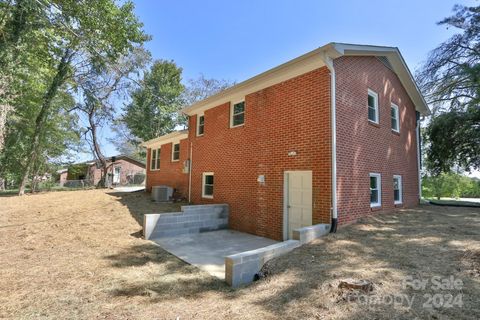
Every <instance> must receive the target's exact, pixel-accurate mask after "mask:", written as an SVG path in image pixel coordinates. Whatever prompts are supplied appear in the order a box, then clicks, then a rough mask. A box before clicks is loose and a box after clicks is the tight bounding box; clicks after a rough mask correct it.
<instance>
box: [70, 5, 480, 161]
mask: <svg viewBox="0 0 480 320" xmlns="http://www.w3.org/2000/svg"><path fill="white" fill-rule="evenodd" d="M134 2H135V4H136V9H135V12H136V14H137V15H138V16H139V18H140V20H141V21H142V22H143V23H144V24H145V31H146V32H147V33H148V34H150V35H152V37H153V39H152V40H151V41H150V42H149V43H147V45H146V47H147V48H148V49H149V50H150V51H151V52H152V55H153V57H154V58H155V59H169V60H174V61H175V62H176V63H177V64H178V65H179V66H180V67H182V68H183V75H184V79H188V78H195V77H197V76H198V75H199V74H200V73H203V74H204V75H205V76H207V77H212V78H223V79H228V80H234V81H237V82H240V81H243V80H245V79H248V78H250V77H252V76H254V75H256V74H258V73H261V72H263V71H266V70H268V69H270V68H272V67H275V66H277V65H279V64H281V63H283V62H286V61H288V60H290V59H293V58H295V57H297V56H299V55H301V54H303V53H306V52H308V51H311V50H313V49H315V48H317V47H320V46H322V45H324V44H326V43H328V42H348V43H357V44H373V45H386V46H396V47H398V48H399V49H400V51H401V52H402V54H403V56H404V58H405V60H406V62H407V64H408V66H409V67H410V69H411V71H412V72H414V71H415V69H416V68H417V67H418V66H420V65H421V63H422V62H423V61H425V59H426V57H427V55H428V52H429V51H431V50H432V49H434V48H435V47H436V46H437V45H439V44H440V43H441V42H443V41H445V40H446V39H447V38H448V37H449V36H451V35H452V34H453V32H455V30H452V29H450V30H447V28H446V27H445V26H438V25H437V24H436V23H437V22H438V21H440V20H442V19H443V18H444V17H446V16H449V15H451V13H452V8H453V6H454V5H455V4H456V3H460V4H465V5H472V4H475V3H478V2H477V1H474V0H470V1H449V0H436V1H435V0H402V1H388V0H383V1H376V0H375V1H371V0H369V1H353V0H351V1H345V0H344V1H323V0H311V1H302V0H242V1H225V0H223V1H221V0H215V1H213V0H212V1H209V0H202V1H193V0H190V1H182V0H175V1H152V0H136V1H134ZM119 107H121V106H119ZM110 135H111V132H110V130H109V129H108V128H107V129H104V130H103V132H102V138H103V142H102V145H103V147H104V150H105V154H106V155H108V156H111V155H114V154H116V153H117V152H116V150H115V148H114V147H113V146H112V145H110V144H109V143H108V142H107V141H106V138H107V137H108V136H110ZM79 158H83V159H88V158H91V155H79Z"/></svg>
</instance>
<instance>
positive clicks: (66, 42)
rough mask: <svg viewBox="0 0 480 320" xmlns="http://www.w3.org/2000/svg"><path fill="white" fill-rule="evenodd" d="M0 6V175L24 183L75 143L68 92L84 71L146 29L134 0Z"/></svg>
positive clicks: (112, 59) (133, 42)
mask: <svg viewBox="0 0 480 320" xmlns="http://www.w3.org/2000/svg"><path fill="white" fill-rule="evenodd" d="M0 9H1V11H0V63H1V65H2V68H0V111H3V110H9V113H8V114H6V115H7V116H6V117H0V121H2V119H4V121H3V122H2V123H0V135H2V133H3V132H5V148H4V149H3V151H2V148H1V145H0V178H3V177H5V178H7V179H8V180H9V181H10V182H14V183H18V182H19V181H20V180H21V181H22V185H23V187H24V186H25V182H26V179H28V178H29V177H31V176H33V175H35V173H36V172H37V171H42V170H46V169H47V168H48V167H49V166H50V163H51V162H52V161H54V162H55V161H59V160H60V159H62V158H64V157H65V156H66V155H68V152H69V151H74V150H75V148H77V146H78V143H79V129H80V128H79V121H78V116H77V115H76V114H75V113H72V112H71V110H72V109H75V108H74V107H75V105H76V101H75V98H78V96H74V95H73V94H72V92H75V89H76V88H77V87H78V86H79V81H80V80H84V79H85V77H86V76H87V74H86V71H88V70H91V69H92V68H97V69H101V68H107V67H108V66H112V65H115V64H116V63H117V62H118V61H119V60H120V59H122V57H124V56H125V55H127V54H128V53H129V52H131V51H133V50H135V48H137V47H139V46H141V45H142V44H143V42H144V41H147V40H148V39H149V36H147V35H146V34H145V33H144V31H143V30H142V23H141V22H140V21H139V20H138V19H137V17H136V16H135V14H134V12H133V9H134V8H133V3H132V2H131V1H115V0H85V1H76V0H40V1H37V0H15V1H14V0H12V1H0ZM5 79H6V80H5ZM2 115H4V114H2ZM3 123H4V124H3ZM1 141H3V139H2V138H0V142H1ZM0 180H1V179H0ZM0 182H1V181H0ZM23 187H22V186H21V188H20V190H21V191H22V188H23ZM20 193H21V192H20Z"/></svg>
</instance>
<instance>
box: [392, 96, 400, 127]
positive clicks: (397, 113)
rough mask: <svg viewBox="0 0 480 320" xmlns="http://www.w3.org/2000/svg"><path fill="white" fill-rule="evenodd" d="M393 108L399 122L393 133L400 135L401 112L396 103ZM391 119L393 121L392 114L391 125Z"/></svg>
mask: <svg viewBox="0 0 480 320" xmlns="http://www.w3.org/2000/svg"><path fill="white" fill-rule="evenodd" d="M391 107H392V108H393V109H395V115H396V120H397V129H394V128H392V131H394V132H397V133H400V110H399V109H398V106H397V105H396V104H395V103H392V106H391ZM391 119H392V115H391V114H390V123H391ZM390 125H391V124H390Z"/></svg>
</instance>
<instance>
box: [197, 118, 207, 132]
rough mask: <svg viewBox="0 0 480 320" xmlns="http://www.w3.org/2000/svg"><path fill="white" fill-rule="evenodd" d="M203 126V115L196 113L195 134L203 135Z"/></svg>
mask: <svg viewBox="0 0 480 320" xmlns="http://www.w3.org/2000/svg"><path fill="white" fill-rule="evenodd" d="M204 126H205V116H204V115H201V116H200V115H198V116H197V136H203V131H204Z"/></svg>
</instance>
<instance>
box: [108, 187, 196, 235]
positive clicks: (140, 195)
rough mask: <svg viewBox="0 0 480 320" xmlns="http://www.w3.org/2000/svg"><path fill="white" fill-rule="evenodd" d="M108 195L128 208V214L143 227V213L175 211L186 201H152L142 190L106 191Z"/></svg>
mask: <svg viewBox="0 0 480 320" xmlns="http://www.w3.org/2000/svg"><path fill="white" fill-rule="evenodd" d="M107 194H108V195H110V196H112V197H114V198H115V199H116V200H117V201H119V202H120V203H121V204H123V205H124V206H126V207H127V208H128V211H129V212H130V215H131V216H132V217H133V218H134V219H135V220H136V221H137V223H138V224H139V225H140V226H141V227H143V215H144V214H148V213H160V212H177V211H180V207H181V206H182V205H185V204H186V203H180V202H177V203H169V202H162V203H159V202H153V201H152V200H151V198H150V194H149V193H146V192H144V191H140V192H118V191H112V192H108V193H107Z"/></svg>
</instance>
